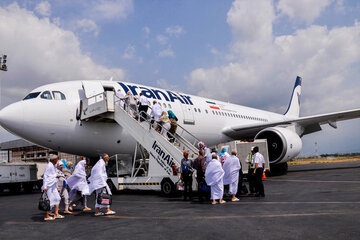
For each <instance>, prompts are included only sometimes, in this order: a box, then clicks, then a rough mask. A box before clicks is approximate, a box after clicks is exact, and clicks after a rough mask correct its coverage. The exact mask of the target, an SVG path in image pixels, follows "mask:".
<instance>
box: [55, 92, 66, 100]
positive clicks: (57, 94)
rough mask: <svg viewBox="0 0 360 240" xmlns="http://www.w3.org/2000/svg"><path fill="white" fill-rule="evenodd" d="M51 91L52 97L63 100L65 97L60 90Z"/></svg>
mask: <svg viewBox="0 0 360 240" xmlns="http://www.w3.org/2000/svg"><path fill="white" fill-rule="evenodd" d="M52 93H53V97H54V99H55V100H65V99H66V97H65V95H64V94H63V93H62V92H59V91H53V92H52Z"/></svg>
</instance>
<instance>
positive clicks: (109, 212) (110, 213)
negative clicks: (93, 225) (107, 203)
mask: <svg viewBox="0 0 360 240" xmlns="http://www.w3.org/2000/svg"><path fill="white" fill-rule="evenodd" d="M115 213H116V212H114V211H112V210H109V211H107V212H105V215H115Z"/></svg>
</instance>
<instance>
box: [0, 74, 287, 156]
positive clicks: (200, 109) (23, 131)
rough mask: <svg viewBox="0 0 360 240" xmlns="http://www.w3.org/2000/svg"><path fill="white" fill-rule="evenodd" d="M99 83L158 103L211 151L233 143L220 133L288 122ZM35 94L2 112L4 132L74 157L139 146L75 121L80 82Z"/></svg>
mask: <svg viewBox="0 0 360 240" xmlns="http://www.w3.org/2000/svg"><path fill="white" fill-rule="evenodd" d="M101 83H102V85H103V86H104V88H106V89H114V90H115V91H117V90H118V89H121V90H122V91H125V92H126V91H127V90H129V91H132V93H133V94H134V95H138V94H139V93H140V92H141V91H143V93H144V95H145V96H146V97H148V99H149V102H151V103H152V102H153V100H157V101H158V102H159V103H160V104H161V106H162V107H163V110H164V111H168V110H172V111H173V112H174V113H175V115H176V116H177V118H178V119H179V121H178V123H179V124H180V125H181V126H182V127H184V128H185V129H186V130H187V131H189V132H190V133H192V134H193V135H194V136H196V137H197V138H198V139H200V140H202V141H204V142H205V143H206V144H207V145H208V146H212V145H216V144H218V143H221V142H226V141H229V140H233V139H232V138H230V137H228V136H226V135H224V134H223V133H222V132H223V130H224V129H225V128H227V127H229V126H235V125H236V126H239V125H242V124H243V125H249V124H254V123H267V122H273V121H274V122H275V121H283V120H286V117H285V116H284V115H281V114H276V113H271V112H267V111H262V110H258V109H253V108H248V107H244V106H240V105H236V104H231V103H225V102H221V101H217V100H212V99H207V98H203V97H198V96H193V95H187V94H183V93H178V92H175V91H167V90H164V89H158V88H153V87H146V86H143V85H139V84H133V83H125V82H121V84H120V83H119V82H112V81H101ZM44 91H49V92H50V93H52V92H53V91H59V92H61V93H63V94H64V95H65V97H66V99H64V100H60V99H59V100H55V99H44V98H42V97H41V95H42V94H43V93H44ZM35 92H40V94H39V95H38V96H37V97H36V98H31V99H27V100H22V101H19V102H16V103H14V104H11V105H9V106H7V107H5V108H4V109H3V110H2V111H1V112H0V123H1V125H2V126H3V127H4V128H6V129H7V130H8V131H10V132H12V133H14V134H16V135H18V136H20V137H22V138H24V139H26V140H29V141H31V142H34V143H36V144H39V145H42V146H44V147H47V148H50V149H53V150H56V151H61V152H67V153H71V154H76V155H83V156H89V157H95V156H98V155H99V154H101V153H103V152H106V153H109V154H116V153H124V154H127V153H129V154H130V153H133V151H134V147H135V140H134V139H133V138H132V137H131V136H130V135H129V134H128V133H127V132H126V131H124V130H123V128H122V127H121V126H120V125H119V124H117V123H115V122H114V123H112V122H111V123H106V122H94V121H80V120H77V118H76V116H77V113H78V111H79V107H80V100H81V99H84V98H85V92H84V89H83V84H82V81H71V82H61V83H54V84H49V85H45V86H42V87H39V88H37V89H34V90H33V91H32V93H35ZM52 97H53V96H52ZM166 98H167V99H166ZM184 120H185V121H184ZM189 123H191V124H189ZM241 137H243V136H241V135H239V136H238V137H237V138H239V139H240V138H241Z"/></svg>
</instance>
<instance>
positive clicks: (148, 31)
mask: <svg viewBox="0 0 360 240" xmlns="http://www.w3.org/2000/svg"><path fill="white" fill-rule="evenodd" d="M142 31H143V32H144V33H145V37H149V34H150V28H149V27H148V26H145V27H143V29H142Z"/></svg>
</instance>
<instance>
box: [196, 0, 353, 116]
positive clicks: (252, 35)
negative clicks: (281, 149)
mask: <svg viewBox="0 0 360 240" xmlns="http://www.w3.org/2000/svg"><path fill="white" fill-rule="evenodd" d="M255 5H257V6H258V7H257V8H255V7H254V6H255ZM253 7H254V8H253ZM258 16H259V17H260V19H261V21H258V20H257V18H258ZM275 18H276V16H275V13H274V8H273V6H272V4H271V3H270V2H269V1H267V2H265V1H254V0H247V1H246V0H239V1H235V2H234V4H233V6H232V8H231V9H230V10H229V12H228V23H229V25H230V27H231V29H232V31H233V41H232V43H231V51H230V53H229V54H230V55H232V58H231V59H232V60H231V61H230V62H228V63H224V64H223V65H221V66H215V67H211V68H198V69H195V70H193V71H192V72H191V73H190V76H189V89H192V91H194V92H199V93H200V94H201V95H205V96H208V97H214V98H218V99H219V98H220V99H222V100H231V101H233V102H236V103H240V104H242V105H248V106H253V107H261V108H263V109H268V110H272V111H275V112H282V111H284V110H285V109H286V107H287V106H286V105H287V103H288V101H289V98H290V94H291V89H292V84H293V82H294V81H295V77H296V75H300V76H302V77H303V79H304V81H303V96H302V101H303V103H302V111H303V112H302V114H303V115H310V114H314V113H324V112H328V111H336V110H344V109H349V108H356V107H358V102H360V95H359V94H357V93H356V92H357V91H358V89H359V88H360V83H359V82H358V81H354V80H353V79H358V76H359V74H360V72H359V70H358V69H359V68H358V67H359V65H360V55H359V54H358V53H359V52H360V24H359V23H358V22H355V23H354V25H353V26H348V27H334V28H332V29H328V28H327V27H326V26H315V25H313V26H310V27H307V28H305V29H300V30H297V31H296V32H295V33H293V34H289V35H283V36H278V37H275V36H274V35H273V33H272V22H273V21H274V20H275ZM240 19H244V21H243V22H241V21H238V20H240ZM214 89H215V90H216V89H221V91H214ZM244 89H245V90H244ZM339 89H341V91H339ZM279 93H283V94H279ZM349 96H351V97H350V98H349Z"/></svg>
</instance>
